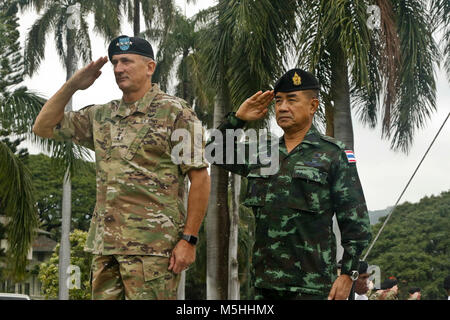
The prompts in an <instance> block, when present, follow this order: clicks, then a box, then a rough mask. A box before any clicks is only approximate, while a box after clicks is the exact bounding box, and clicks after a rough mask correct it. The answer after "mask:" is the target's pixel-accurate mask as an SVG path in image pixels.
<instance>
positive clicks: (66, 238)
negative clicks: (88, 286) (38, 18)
mask: <svg viewBox="0 0 450 320" xmlns="http://www.w3.org/2000/svg"><path fill="white" fill-rule="evenodd" d="M73 32H74V31H72V30H68V31H67V38H66V41H67V57H66V70H67V75H66V80H69V79H70V78H71V77H72V75H73V74H74V73H75V69H76V56H75V46H74V43H75V41H73V38H72V37H73ZM65 111H72V99H70V101H69V103H68V104H67V106H66V108H65ZM71 215H72V182H71V178H70V171H69V168H67V170H66V173H65V175H64V181H63V198H62V211H61V216H62V219H61V244H60V248H59V295H58V298H59V300H69V287H68V283H67V281H68V278H69V277H68V274H67V271H68V270H69V266H70V220H71Z"/></svg>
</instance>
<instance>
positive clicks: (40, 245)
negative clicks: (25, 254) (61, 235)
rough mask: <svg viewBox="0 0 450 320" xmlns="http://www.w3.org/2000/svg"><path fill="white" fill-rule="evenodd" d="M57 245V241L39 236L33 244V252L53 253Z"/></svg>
mask: <svg viewBox="0 0 450 320" xmlns="http://www.w3.org/2000/svg"><path fill="white" fill-rule="evenodd" d="M56 244H57V242H56V241H54V240H52V239H50V238H48V237H46V236H44V235H39V236H37V237H36V239H35V240H34V242H33V252H53V249H54V248H55V246H56Z"/></svg>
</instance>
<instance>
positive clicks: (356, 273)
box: [350, 271, 359, 281]
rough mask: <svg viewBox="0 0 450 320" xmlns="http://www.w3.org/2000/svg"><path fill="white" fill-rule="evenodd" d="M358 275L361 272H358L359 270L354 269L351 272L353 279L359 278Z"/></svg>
mask: <svg viewBox="0 0 450 320" xmlns="http://www.w3.org/2000/svg"><path fill="white" fill-rule="evenodd" d="M358 277H359V272H358V271H352V272H351V274H350V278H351V279H352V280H353V281H356V280H358Z"/></svg>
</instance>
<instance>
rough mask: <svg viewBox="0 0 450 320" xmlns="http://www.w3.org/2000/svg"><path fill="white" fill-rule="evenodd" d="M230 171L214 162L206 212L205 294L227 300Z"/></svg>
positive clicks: (220, 104) (217, 108)
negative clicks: (215, 164)
mask: <svg viewBox="0 0 450 320" xmlns="http://www.w3.org/2000/svg"><path fill="white" fill-rule="evenodd" d="M226 101H227V99H226V93H225V89H224V88H223V89H222V90H220V91H219V92H218V94H217V97H216V101H215V104H214V128H217V127H218V126H219V124H220V122H221V121H222V119H223V118H224V116H225V110H226V106H227V104H226ZM229 228H230V218H229V215H228V172H227V171H225V170H224V169H221V168H219V167H218V166H211V193H210V200H209V205H208V214H207V216H206V239H207V246H206V265H207V267H206V298H207V299H208V300H225V299H226V298H227V294H228V243H229V241H228V239H229V230H230V229H229Z"/></svg>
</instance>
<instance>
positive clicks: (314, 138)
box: [280, 124, 320, 155]
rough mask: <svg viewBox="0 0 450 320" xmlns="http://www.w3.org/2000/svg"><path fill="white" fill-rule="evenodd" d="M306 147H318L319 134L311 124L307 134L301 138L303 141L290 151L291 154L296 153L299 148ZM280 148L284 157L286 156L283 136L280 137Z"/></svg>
mask: <svg viewBox="0 0 450 320" xmlns="http://www.w3.org/2000/svg"><path fill="white" fill-rule="evenodd" d="M306 145H308V146H312V147H318V146H319V145H320V133H319V131H317V129H316V127H314V125H312V124H311V127H310V128H309V130H308V132H307V133H306V135H305V137H304V138H303V141H302V142H301V143H300V144H299V145H297V146H296V147H295V148H294V149H292V150H291V153H292V152H296V151H298V150H299V149H300V148H303V147H305V146H306ZM280 147H281V148H282V151H283V152H284V153H286V155H288V152H287V149H286V144H285V142H284V134H283V135H282V136H281V137H280Z"/></svg>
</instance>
